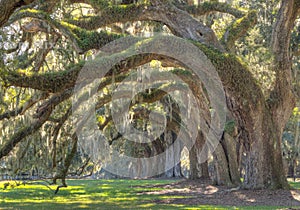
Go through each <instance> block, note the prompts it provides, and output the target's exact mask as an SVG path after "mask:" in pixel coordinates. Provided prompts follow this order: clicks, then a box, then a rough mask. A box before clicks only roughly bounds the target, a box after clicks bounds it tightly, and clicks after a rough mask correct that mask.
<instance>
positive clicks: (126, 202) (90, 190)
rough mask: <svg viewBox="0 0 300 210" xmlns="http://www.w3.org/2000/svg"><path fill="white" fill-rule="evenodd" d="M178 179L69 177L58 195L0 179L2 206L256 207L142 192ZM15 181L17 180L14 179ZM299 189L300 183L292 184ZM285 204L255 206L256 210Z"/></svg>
mask: <svg viewBox="0 0 300 210" xmlns="http://www.w3.org/2000/svg"><path fill="white" fill-rule="evenodd" d="M175 181H176V180H68V185H69V186H68V187H67V188H61V190H60V191H59V192H58V194H57V195H54V193H53V191H52V190H54V189H55V188H56V186H50V187H51V189H52V190H50V189H49V188H47V187H46V186H44V185H42V182H32V183H30V184H26V185H20V186H16V187H14V188H11V187H8V188H7V189H5V190H4V189H3V188H4V183H5V182H0V209H30V210H34V209H47V210H48V209H105V210H106V209H108V210H112V209H254V207H228V206H212V205H198V206H190V205H185V204H157V202H155V201H158V200H165V199H172V198H183V196H179V195H173V196H171V195H163V194H160V195H157V194H142V193H141V192H147V191H162V190H164V188H160V187H158V186H157V185H159V184H168V183H172V182H175ZM11 183H14V182H11ZM291 185H292V186H293V187H295V188H298V189H299V188H300V183H291ZM276 208H283V207H275V206H268V207H267V206H256V207H255V209H276Z"/></svg>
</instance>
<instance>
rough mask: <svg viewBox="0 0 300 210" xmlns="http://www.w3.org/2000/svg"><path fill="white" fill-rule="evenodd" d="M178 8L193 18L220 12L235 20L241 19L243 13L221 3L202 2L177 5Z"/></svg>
mask: <svg viewBox="0 0 300 210" xmlns="http://www.w3.org/2000/svg"><path fill="white" fill-rule="evenodd" d="M178 8H180V9H182V10H184V11H186V12H188V13H189V14H191V15H194V16H201V15H206V14H208V13H210V12H221V13H227V14H230V15H233V16H234V17H236V18H241V17H243V16H244V15H245V13H244V12H243V11H241V10H239V9H236V8H233V7H232V6H231V5H230V4H227V3H223V2H215V1H210V2H204V3H202V4H200V5H198V6H197V5H192V6H190V5H179V6H178Z"/></svg>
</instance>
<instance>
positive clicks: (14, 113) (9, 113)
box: [0, 93, 49, 120]
mask: <svg viewBox="0 0 300 210" xmlns="http://www.w3.org/2000/svg"><path fill="white" fill-rule="evenodd" d="M48 96H49V94H47V93H42V94H37V95H34V96H32V97H31V98H30V99H29V100H27V101H26V102H25V103H24V105H22V106H20V107H19V108H17V109H16V110H12V111H7V112H5V113H3V114H1V115H0V120H3V119H9V118H11V117H15V116H17V115H19V114H24V112H25V111H27V110H28V109H29V108H30V107H32V106H33V105H34V104H36V103H37V102H39V101H41V100H43V99H46V98H47V97H48Z"/></svg>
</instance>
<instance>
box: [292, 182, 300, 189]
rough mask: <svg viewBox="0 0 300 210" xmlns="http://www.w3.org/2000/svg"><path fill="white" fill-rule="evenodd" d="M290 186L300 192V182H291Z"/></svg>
mask: <svg viewBox="0 0 300 210" xmlns="http://www.w3.org/2000/svg"><path fill="white" fill-rule="evenodd" d="M290 185H291V186H292V187H293V188H295V189H298V190H300V182H299V181H298V182H290Z"/></svg>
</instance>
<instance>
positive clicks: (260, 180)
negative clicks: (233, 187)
mask: <svg viewBox="0 0 300 210" xmlns="http://www.w3.org/2000/svg"><path fill="white" fill-rule="evenodd" d="M260 114H261V115H262V116H263V117H262V118H261V121H260V125H257V126H254V127H255V128H256V129H255V132H253V133H251V135H250V136H249V137H250V141H249V142H251V143H250V144H248V145H247V147H248V148H247V151H246V170H245V171H246V173H245V179H244V187H245V188H248V189H254V188H256V189H259V188H272V189H276V188H288V183H287V180H286V177H285V170H284V166H283V159H282V153H281V136H282V131H281V130H282V129H278V127H277V126H276V125H275V122H274V121H273V120H272V116H271V115H270V114H269V113H268V112H265V113H260Z"/></svg>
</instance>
